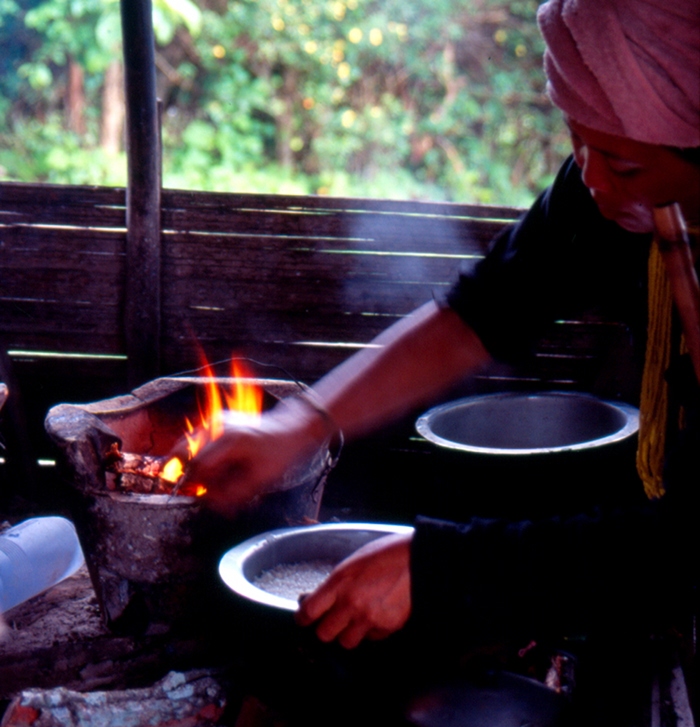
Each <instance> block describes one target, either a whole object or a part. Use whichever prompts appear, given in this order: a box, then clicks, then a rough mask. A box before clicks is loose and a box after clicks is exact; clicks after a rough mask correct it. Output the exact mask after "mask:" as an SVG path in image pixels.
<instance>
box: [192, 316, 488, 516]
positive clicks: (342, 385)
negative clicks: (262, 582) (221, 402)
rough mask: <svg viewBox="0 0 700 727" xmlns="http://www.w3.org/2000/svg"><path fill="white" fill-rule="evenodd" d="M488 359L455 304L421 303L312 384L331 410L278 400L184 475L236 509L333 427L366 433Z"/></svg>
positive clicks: (212, 446) (207, 450)
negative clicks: (254, 424)
mask: <svg viewBox="0 0 700 727" xmlns="http://www.w3.org/2000/svg"><path fill="white" fill-rule="evenodd" d="M488 360H489V356H488V353H487V352H486V350H485V349H484V347H483V345H482V344H481V342H480V341H479V339H478V337H477V336H476V334H475V333H474V332H473V331H472V330H471V329H470V328H469V327H468V326H466V325H465V324H464V323H463V322H462V320H461V319H460V318H459V316H458V315H457V314H456V313H455V312H454V311H452V310H451V309H446V308H440V307H438V306H437V305H436V304H435V303H434V302H430V303H427V304H426V305H424V306H422V307H421V308H419V309H418V310H416V311H415V312H414V313H413V314H411V315H410V316H407V317H406V318H404V319H402V320H401V321H399V322H398V323H396V324H394V325H393V326H391V327H390V328H389V329H387V330H386V331H385V332H384V333H383V334H381V335H380V336H378V337H377V338H376V339H375V340H374V341H373V342H372V344H371V346H370V347H368V348H366V349H363V350H362V351H360V352H359V353H357V354H356V355H354V356H352V357H351V358H350V359H348V360H347V361H346V362H345V363H343V364H341V365H340V366H338V367H337V368H335V369H334V370H333V371H331V372H330V373H329V374H327V375H326V376H325V377H324V378H322V379H321V380H320V381H319V382H318V383H317V384H316V385H315V386H314V387H313V396H314V400H315V401H317V402H318V403H319V405H320V406H321V407H322V408H324V409H325V410H326V411H327V412H328V415H329V417H326V416H323V415H322V414H320V413H319V412H318V411H316V410H315V409H314V408H313V407H310V406H307V405H304V404H300V403H296V404H295V403H291V404H289V403H285V402H283V403H281V404H280V405H278V406H277V407H275V409H273V410H272V411H271V412H270V413H268V414H266V415H265V416H263V419H262V422H261V424H260V426H259V427H256V428H243V427H238V426H229V427H227V428H226V431H225V433H224V434H223V436H221V437H220V438H219V439H217V440H215V441H213V442H211V443H209V444H208V445H207V446H206V447H204V449H203V450H202V451H201V453H200V454H199V455H198V456H197V457H196V458H195V459H194V460H193V461H192V462H191V464H190V467H189V468H188V474H187V480H188V481H189V482H192V483H203V484H205V485H206V487H207V489H208V499H209V503H210V504H211V505H212V506H213V507H215V508H218V509H220V510H224V511H235V510H236V509H237V508H239V507H241V506H243V505H245V504H246V503H247V502H249V501H250V499H251V498H252V497H254V496H255V495H256V494H258V493H259V492H263V491H264V490H265V487H266V486H267V485H269V484H271V483H272V482H274V481H275V479H277V478H278V477H280V476H281V475H282V474H283V473H284V472H285V471H286V470H287V469H288V468H289V467H290V466H291V465H292V464H293V463H294V462H295V461H296V460H298V459H301V458H302V457H304V456H305V455H308V454H309V453H311V452H312V451H314V450H315V449H316V448H317V447H318V444H319V443H320V442H322V441H324V440H325V439H326V438H327V437H328V436H329V435H331V434H332V431H331V429H332V428H333V427H335V428H338V429H341V430H342V431H343V433H344V435H345V437H347V438H353V437H357V436H360V435H363V434H366V433H368V432H370V431H372V430H373V429H376V428H378V427H381V426H382V425H385V424H387V423H389V422H391V421H393V420H395V419H397V418H398V417H400V416H401V415H402V414H404V413H405V412H407V411H410V410H411V409H412V408H414V407H416V406H420V405H421V404H424V403H426V402H429V401H431V400H433V399H434V398H435V397H436V396H438V395H439V394H440V393H441V392H442V391H445V390H446V389H448V388H449V387H450V386H452V385H454V384H455V383H457V382H458V381H460V380H462V379H464V378H466V377H467V376H468V375H469V374H470V373H473V372H475V371H476V370H478V369H479V368H480V367H481V366H483V365H484V364H485V363H486V362H487V361H488ZM331 423H332V424H331Z"/></svg>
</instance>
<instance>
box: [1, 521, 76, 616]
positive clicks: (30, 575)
mask: <svg viewBox="0 0 700 727" xmlns="http://www.w3.org/2000/svg"><path fill="white" fill-rule="evenodd" d="M83 562H84V559H83V551H82V550H81V548H80V542H79V541H78V536H77V534H76V532H75V527H74V525H73V523H72V522H71V521H70V520H66V518H64V517H58V516H47V517H36V518H31V519H29V520H25V521H24V522H21V523H19V524H18V525H15V526H14V527H11V528H10V529H9V530H5V531H4V532H3V533H0V613H2V612H3V611H7V610H8V609H10V608H12V607H13V606H16V605H18V604H20V603H22V602H24V601H26V600H27V599H29V598H32V597H33V596H36V595H38V594H39V593H43V592H44V591H45V590H46V589H47V588H51V586H54V585H56V583H59V582H60V581H62V580H63V579H64V578H67V577H68V576H70V575H72V574H73V573H75V572H76V571H77V570H78V568H80V566H81V565H82V564H83Z"/></svg>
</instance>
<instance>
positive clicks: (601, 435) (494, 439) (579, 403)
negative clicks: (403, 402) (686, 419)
mask: <svg viewBox="0 0 700 727" xmlns="http://www.w3.org/2000/svg"><path fill="white" fill-rule="evenodd" d="M416 429H417V430H418V432H419V433H420V434H421V435H422V436H424V437H425V438H426V439H427V440H429V441H431V442H433V443H435V444H437V445H439V446H441V447H447V448H449V449H456V450H460V451H462V452H473V453H476V454H488V455H504V456H522V455H543V454H551V453H554V452H575V451H581V450H587V449H595V448H599V447H606V446H608V445H611V444H614V443H616V442H622V441H624V440H626V439H628V438H629V437H632V436H633V435H635V434H636V433H637V430H638V429H639V411H638V410H637V409H636V408H635V407H633V406H630V405H629V404H622V403H618V402H611V401H603V400H601V399H598V398H596V397H595V396H592V395H590V394H578V393H569V392H560V391H549V392H541V393H537V394H521V393H502V394H488V395H484V396H471V397H467V398H465V399H460V400H458V401H452V402H449V403H448V404H442V405H441V406H437V407H435V408H434V409H431V410H430V411H428V412H426V413H425V414H423V415H422V416H421V417H419V419H418V420H417V422H416Z"/></svg>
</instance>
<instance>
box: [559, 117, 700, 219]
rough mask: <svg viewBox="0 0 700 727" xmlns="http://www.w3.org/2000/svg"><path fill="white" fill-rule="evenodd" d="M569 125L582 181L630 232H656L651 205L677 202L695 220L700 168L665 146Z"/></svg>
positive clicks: (699, 199) (603, 210) (610, 215)
mask: <svg viewBox="0 0 700 727" xmlns="http://www.w3.org/2000/svg"><path fill="white" fill-rule="evenodd" d="M567 123H568V125H569V129H570V131H571V141H572V144H573V147H574V158H575V160H576V163H577V164H578V166H579V167H580V168H581V172H582V178H583V182H584V184H585V185H586V186H587V187H588V189H589V190H590V192H591V196H592V197H593V199H594V200H595V202H596V204H597V205H598V208H599V209H600V211H601V213H602V215H603V216H604V217H607V218H608V219H610V220H614V221H615V222H617V223H618V224H619V225H620V227H624V228H625V229H626V230H629V231H630V232H652V231H653V230H654V223H653V216H652V210H653V208H654V207H656V206H659V205H664V204H668V203H670V202H678V203H679V204H680V205H681V208H682V209H683V212H684V214H685V216H686V219H688V220H693V221H696V220H697V217H698V212H699V210H698V207H700V167H698V166H697V165H694V164H692V163H691V162H689V161H686V160H685V159H683V158H681V157H680V156H678V154H676V153H674V152H673V151H671V150H670V149H669V148H668V147H665V146H657V145H654V144H644V143H642V142H640V141H633V140H631V139H626V138H624V137H620V136H612V135H611V134H605V133H603V132H601V131H594V130H593V129H589V128H587V127H585V126H582V125H581V124H578V123H576V122H575V121H573V120H571V119H568V120H567Z"/></svg>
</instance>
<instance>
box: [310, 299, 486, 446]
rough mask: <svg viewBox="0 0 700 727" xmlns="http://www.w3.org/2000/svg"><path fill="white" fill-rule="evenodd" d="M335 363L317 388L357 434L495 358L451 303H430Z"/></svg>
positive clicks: (346, 430)
mask: <svg viewBox="0 0 700 727" xmlns="http://www.w3.org/2000/svg"><path fill="white" fill-rule="evenodd" d="M372 344H373V345H372V347H370V348H366V349H364V350H362V351H361V352H359V353H358V354H356V355H354V356H352V357H351V358H350V359H348V360H347V361H346V362H345V363H343V364H341V365H340V366H339V367H337V368H335V369H334V370H333V371H331V372H330V373H329V374H327V375H326V376H325V377H324V378H322V379H321V380H320V381H319V382H318V383H317V384H315V385H314V387H313V389H314V394H315V396H316V397H317V399H318V401H319V402H321V403H322V404H323V406H324V407H325V408H326V409H327V411H328V412H329V414H330V416H331V417H332V419H333V420H334V421H335V422H336V424H337V426H338V427H339V428H340V429H342V430H343V432H344V433H345V435H346V436H348V437H356V436H360V435H362V434H365V433H367V432H369V431H371V430H373V429H376V428H378V427H381V426H382V425H384V424H386V423H388V422H390V421H392V420H395V419H397V418H398V417H400V416H401V415H402V414H404V413H405V412H407V411H409V410H410V409H411V408H413V407H416V406H420V405H422V404H425V403H427V402H430V401H431V400H433V399H434V398H435V397H436V396H438V395H439V394H440V393H441V392H443V391H445V390H446V389H448V388H449V387H450V386H452V385H454V384H455V383H457V382H459V381H460V380H462V379H464V378H466V377H467V376H468V375H470V374H472V373H474V372H475V371H477V370H478V369H479V368H481V367H482V366H483V365H484V364H486V363H487V362H488V361H489V355H488V353H487V352H486V350H485V349H484V347H483V346H482V344H481V342H480V341H479V339H478V337H477V336H476V334H474V333H473V331H471V329H470V328H469V327H468V326H466V325H465V324H464V323H463V322H462V320H461V319H460V318H459V317H458V316H457V314H456V313H454V312H453V311H452V310H450V309H441V308H439V307H438V306H437V305H436V304H435V303H433V302H431V303H428V304H426V305H424V306H422V307H421V308H419V309H418V310H417V311H415V312H414V313H413V314H412V315H410V316H408V317H406V318H404V319H402V320H401V321H399V322H398V323H396V324H395V325H393V326H391V327H390V328H389V329H387V330H386V331H385V332H384V333H382V334H381V335H380V336H379V337H377V338H376V339H375V340H374V341H373V342H372Z"/></svg>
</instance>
